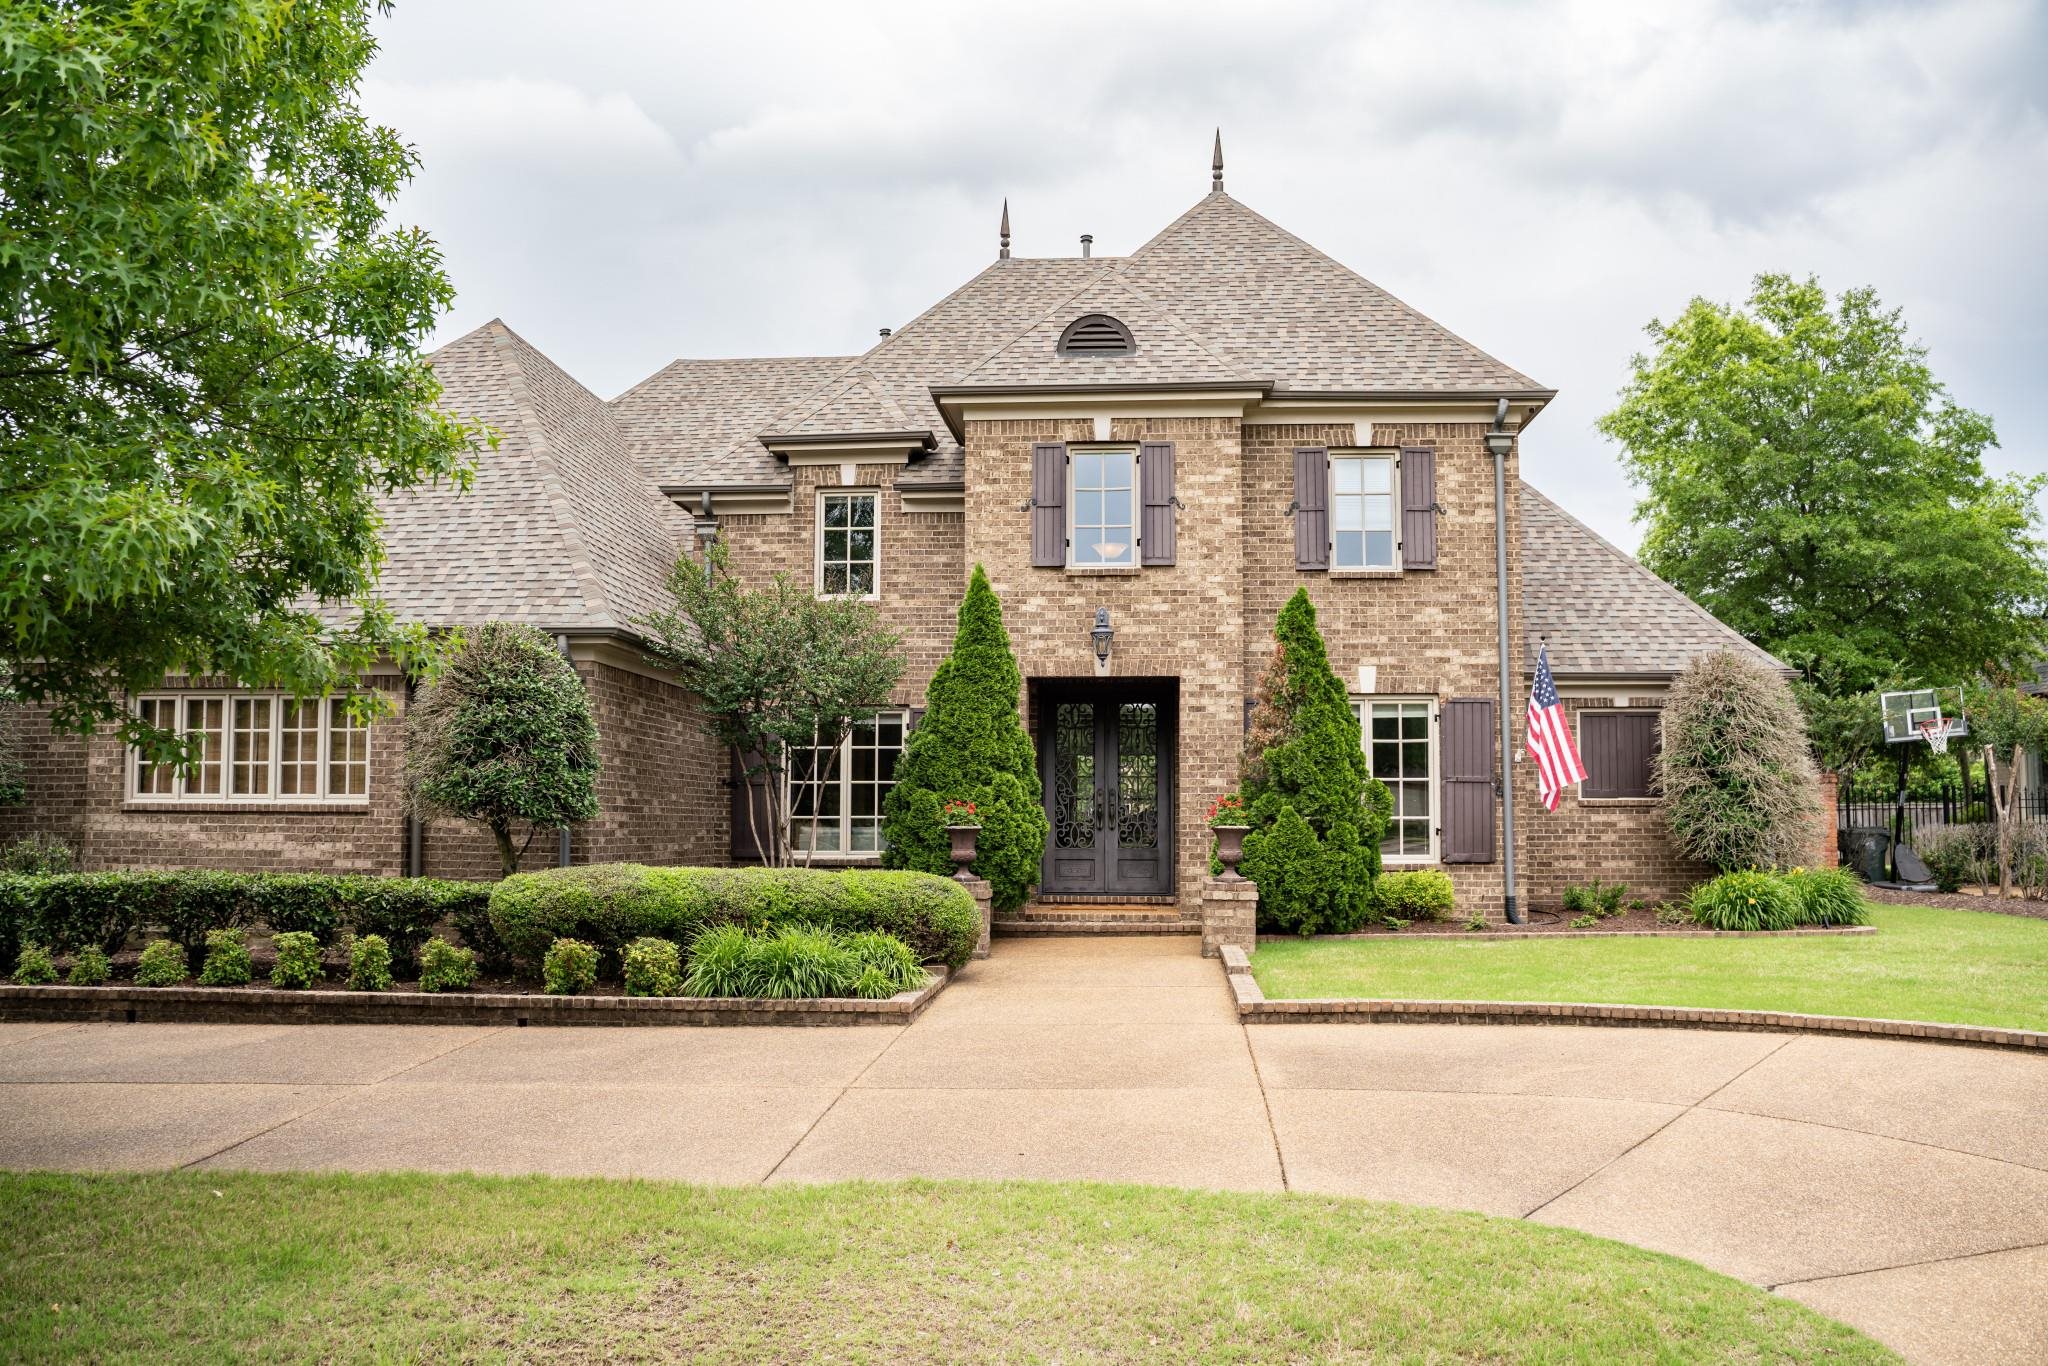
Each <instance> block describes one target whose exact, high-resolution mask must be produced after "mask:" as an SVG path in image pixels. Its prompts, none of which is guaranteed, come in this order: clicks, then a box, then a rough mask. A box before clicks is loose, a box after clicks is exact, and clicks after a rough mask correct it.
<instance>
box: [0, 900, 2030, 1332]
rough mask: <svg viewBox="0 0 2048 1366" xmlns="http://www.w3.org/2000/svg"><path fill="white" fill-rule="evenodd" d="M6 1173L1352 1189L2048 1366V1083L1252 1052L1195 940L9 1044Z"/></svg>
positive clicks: (1496, 1052) (1276, 1030)
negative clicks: (867, 973) (472, 1023)
mask: <svg viewBox="0 0 2048 1366" xmlns="http://www.w3.org/2000/svg"><path fill="white" fill-rule="evenodd" d="M0 1165H4V1166H9V1167H17V1168H49V1167H64V1168H171V1167H186V1166H191V1167H233V1168H243V1169H250V1170H260V1171H283V1170H296V1169H309V1168H347V1169H352V1170H370V1169H377V1168H410V1169H424V1170H429V1171H483V1172H525V1171H540V1172H553V1173H564V1174H569V1173H576V1174H584V1173H595V1174H606V1175H634V1176H647V1177H668V1178H675V1179H679V1180H690V1181H709V1182H757V1181H760V1182H765V1181H831V1180H839V1179H843V1178H850V1177H873V1178H891V1177H905V1176H931V1177H973V1178H997V1179H1000V1178H1010V1177H1019V1178H1032V1179H1044V1180H1076V1179H1078V1180H1096V1181H1138V1182H1154V1183H1159V1184H1167V1185H1181V1186H1204V1187H1219V1188H1230V1189H1242V1190H1268V1191H1277V1190H1297V1191H1315V1192H1330V1193H1338V1194H1344V1195H1360V1196H1370V1197H1373V1198H1376V1199H1383V1200H1399V1201H1408V1202H1412V1203H1418V1204H1431V1205H1446V1206H1454V1207H1458V1208H1465V1209H1477V1210H1484V1211H1486V1212H1488V1213H1493V1214H1501V1215H1508V1216H1511V1217H1517V1218H1529V1219H1536V1220H1540V1221H1542V1222H1544V1223H1551V1224H1561V1225H1565V1226H1568V1227H1572V1228H1578V1229H1584V1230H1586V1231H1588V1232H1591V1233H1598V1234H1602V1235H1604V1236H1607V1237H1610V1238H1618V1239H1621V1240H1623V1241H1626V1242H1630V1243H1635V1244H1638V1245H1640V1246H1643V1247H1649V1248H1655V1249H1658V1250H1661V1251H1666V1252H1672V1253H1676V1254H1678V1255H1680V1256H1683V1257H1690V1258H1693V1259H1695V1260H1697V1261H1700V1262H1703V1263H1705V1264H1706V1265H1708V1266H1711V1267H1715V1268H1718V1269H1720V1270H1722V1271H1725V1272H1728V1273H1730V1274H1732V1275H1736V1276H1740V1277H1743V1278H1744V1279H1747V1280H1750V1281H1754V1282H1756V1283H1758V1284H1760V1285H1766V1286H1771V1287H1774V1288H1776V1289H1778V1290H1779V1291H1781V1292H1782V1293H1784V1294H1787V1295H1791V1296H1794V1297H1796V1298H1798V1299H1800V1300H1803V1301H1805V1302H1807V1303H1809V1304H1811V1305H1813V1306H1814V1307H1815V1308H1817V1309H1820V1310H1821V1311H1822V1312H1824V1313H1828V1314H1831V1315H1833V1316H1835V1317H1837V1318H1840V1319H1843V1320H1845V1321H1847V1322H1849V1323H1853V1324H1856V1325H1857V1326H1859V1327H1861V1328H1863V1329H1865V1330H1866V1331H1868V1332H1870V1333H1872V1334H1873V1335H1874V1336H1876V1337H1878V1338H1880V1339H1882V1340H1884V1341H1886V1342H1888V1343H1890V1344H1892V1345H1893V1346H1895V1347H1897V1348H1899V1349H1900V1350H1901V1351H1903V1352H1905V1353H1906V1354H1907V1355H1908V1356H1910V1357H1913V1358H1915V1359H1917V1360H1922V1361H1929V1362H1972V1363H1978V1362H1992V1361H1997V1362H2017V1361H2044V1362H2048V1059H2043V1058H2035V1057H2026V1056H2020V1055H2015V1054H2007V1053H1996V1052H1990V1051H1978V1050H1972V1049H1964V1048H1956V1047H1951V1046H1944V1045H1936V1044H1920V1043H1903V1042H1892V1041H1878V1040H1868V1041H1866V1040H1856V1039H1833V1038H1822V1037H1816V1036H1804V1035H1778V1034H1735V1033H1706V1032H1699V1033H1689V1032H1685V1031H1682V1030H1666V1029H1596V1028H1579V1027H1557V1028H1539V1027H1503V1026H1462V1027H1461V1026H1442V1025H1347V1024H1327V1025H1258V1026H1252V1027H1250V1028H1246V1027H1243V1026H1240V1025H1239V1024H1238V1023H1237V1021H1236V1017H1235V1015H1234V1013H1233V1011H1232V1009H1231V1005H1230V996H1229V993H1228V991H1227V990H1226V988H1225V986H1224V983H1223V978H1222V973H1221V971H1220V970H1219V969H1218V967H1217V966H1216V964H1214V963H1213V962H1206V961H1204V960H1203V959H1201V958H1200V957H1199V956H1198V952H1197V947H1196V944H1195V941H1194V940H1192V939H1176V938H1167V939H1160V938H1150V939H1137V938H1133V939H1041V940H1030V939H1027V940H1005V941H1002V942H1000V943H999V944H998V945H997V948H996V954H995V956H994V957H993V958H991V959H988V960H987V961H985V962H981V963H977V964H974V965H973V966H971V967H970V968H968V969H967V970H966V971H964V972H963V973H961V974H960V977H959V978H958V980H957V981H956V982H955V983H954V984H953V985H952V986H951V987H949V988H948V989H947V991H946V992H945V993H944V994H943V995H942V996H940V998H939V999H938V1000H937V1001H936V1002H935V1003H934V1004H933V1005H932V1007H931V1009H930V1010H929V1011H927V1012H926V1014H925V1015H924V1017H923V1018H922V1019H920V1020H919V1021H918V1022H917V1023H915V1024H913V1025H911V1026H909V1027H908V1028H904V1029H892V1028H847V1029H776V1028H725V1029H691V1028H674V1029H657V1028H647V1029H594V1028H593V1029H566V1028H565V1029H482V1028H468V1027H452V1028H435V1027H402V1026H360V1027H357V1026H328V1027H320V1026H277V1027H260V1026H232V1025H190V1026H185V1025H38V1024H12V1025H0ZM1533 1270H1534V1269H1532V1271H1533Z"/></svg>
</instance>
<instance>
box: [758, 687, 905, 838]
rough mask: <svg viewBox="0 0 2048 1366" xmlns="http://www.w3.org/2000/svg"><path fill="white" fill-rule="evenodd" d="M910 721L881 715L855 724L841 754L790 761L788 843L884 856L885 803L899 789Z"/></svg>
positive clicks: (795, 756) (807, 752)
mask: <svg viewBox="0 0 2048 1366" xmlns="http://www.w3.org/2000/svg"><path fill="white" fill-rule="evenodd" d="M907 724H908V718H907V717H906V715H905V714H904V713H903V712H901V711H884V712H877V713H876V714H875V715H874V717H873V718H872V719H870V720H866V721H860V722H856V723H855V725H854V727H853V733H852V734H851V735H849V736H848V737H847V739H846V743H845V744H843V745H840V746H839V747H838V748H837V749H832V748H828V747H825V746H814V747H812V748H810V749H799V750H793V751H791V753H790V756H789V774H788V777H789V842H790V844H791V845H792V846H793V847H795V848H797V849H804V850H809V851H810V852H811V853H814V854H863V855H866V854H879V853H881V852H882V799H883V798H885V797H887V796H888V795H889V789H890V788H892V787H894V786H895V785H896V761H897V759H898V758H899V757H900V756H901V755H902V753H903V734H904V731H905V729H906V727H907Z"/></svg>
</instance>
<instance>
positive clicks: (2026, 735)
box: [1965, 685, 2048, 897]
mask: <svg viewBox="0 0 2048 1366" xmlns="http://www.w3.org/2000/svg"><path fill="white" fill-rule="evenodd" d="M1965 708H1966V710H1967V712H1968V715H1969V718H1970V739H1971V740H1972V741H1973V742H1975V743H1976V744H1977V745H1979V746H1981V752H1982V753H1983V755H1984V773H1985V780H1986V781H1985V785H1986V786H1987V787H1989V788H1990V789H1991V802H1992V807H1993V810H1994V811H1995V813H1996V816H1997V820H1998V894H1999V895H2000V896H2001V897H2009V896H2011V895H2012V887H2013V850H2014V848H2015V846H2016V842H2017V838H2018V835H2019V830H2020V814H2021V812H2020V802H2019V788H2020V773H2021V771H2022V769H2023V768H2024V766H2025V760H2026V757H2027V753H2028V751H2030V750H2031V751H2033V752H2034V753H2036V754H2039V753H2042V752H2044V751H2048V699H2043V698H2039V697H2035V696H2032V695H2031V694H2029V693H2026V692H2022V691H2021V690H2020V689H2018V688H2016V687H2010V686H1991V685H1980V686H1978V687H1975V688H1972V689H1970V691H1969V693H1968V698H1967V701H1966V703H1965ZM2001 770H2003V771H2001Z"/></svg>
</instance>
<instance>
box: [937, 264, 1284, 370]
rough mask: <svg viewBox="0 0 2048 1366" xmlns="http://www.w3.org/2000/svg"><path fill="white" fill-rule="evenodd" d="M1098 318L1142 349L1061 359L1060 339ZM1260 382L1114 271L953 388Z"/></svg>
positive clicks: (1083, 289) (1058, 307)
mask: <svg viewBox="0 0 2048 1366" xmlns="http://www.w3.org/2000/svg"><path fill="white" fill-rule="evenodd" d="M1091 313H1106V314H1108V315H1109V316H1110V317H1112V318H1115V319H1116V320H1117V321H1118V322H1120V323H1122V324H1123V325H1124V326H1125V327H1126V328H1128V329H1129V330H1130V333H1131V340H1132V342H1133V343H1134V344H1135V345H1134V347H1133V350H1132V352H1131V354H1130V355H1127V356H1078V355H1077V356H1063V355H1061V354H1060V353H1059V342H1060V336H1061V334H1062V333H1064V332H1065V331H1066V329H1067V327H1068V325H1069V324H1071V323H1072V322H1073V321H1074V320H1075V319H1077V318H1083V317H1086V316H1088V315H1089V314H1091ZM1255 382H1256V380H1255V379H1254V378H1253V377H1252V376H1251V375H1250V374H1248V373H1246V371H1245V370H1244V369H1243V368H1242V367H1241V366H1239V365H1238V364H1237V363H1236V362H1234V361H1232V360H1229V359H1227V358H1226V357H1223V356H1220V355H1218V354H1217V353H1216V352H1215V351H1213V350H1211V349H1210V348H1209V346H1208V345H1207V344H1206V343H1204V342H1203V341H1202V340H1201V339H1200V338H1199V337H1196V336H1195V335H1194V334H1193V333H1191V332H1189V331H1188V329H1187V328H1186V327H1185V326H1183V325H1182V324H1181V323H1180V322H1179V320H1177V319H1175V318H1174V317H1172V316H1171V315H1170V314H1168V313H1167V312H1166V310H1165V309H1163V308H1161V307H1160V306H1159V305H1158V304H1156V303H1154V302H1153V301H1152V300H1150V299H1148V298H1146V297H1145V296H1144V295H1143V294H1141V293H1139V292H1138V291H1137V290H1136V289H1134V288H1133V287H1132V286H1131V284H1130V282H1129V281H1128V280H1126V279H1124V278H1123V277H1122V276H1121V275H1119V274H1118V271H1117V267H1115V266H1111V267H1109V268H1107V269H1105V270H1104V271H1103V272H1102V273H1101V274H1100V275H1098V276H1096V278H1094V279H1093V280H1090V281H1089V282H1088V283H1087V284H1086V285H1084V286H1082V287H1081V288H1080V289H1079V290H1077V291H1076V292H1074V293H1073V294H1070V295H1068V296H1067V297H1066V298H1064V299H1062V300H1060V302H1059V303H1058V304H1056V305H1054V306H1053V307H1052V308H1051V309H1050V310H1048V311H1047V312H1046V313H1045V315H1044V316H1043V317H1041V318H1039V319H1038V321H1037V322H1035V323H1033V324H1032V325H1031V326H1030V327H1029V328H1027V329H1026V330H1025V331H1023V332H1021V333H1019V334H1018V335H1017V336H1015V337H1013V338H1011V339H1010V340H1009V341H1007V342H1005V343H1003V345H1002V346H1000V347H998V348H996V349H995V350H994V351H992V352H990V353H989V354H988V355H987V356H985V357H983V358H982V359H981V360H980V361H979V362H977V363H976V364H975V365H974V366H973V367H971V368H970V369H968V370H967V372H966V373H965V374H963V375H961V376H960V377H959V378H958V379H956V380H953V381H951V383H949V384H948V385H947V386H946V387H947V388H949V389H951V388H954V387H956V386H957V387H959V388H978V387H985V388H1016V387H1020V386H1028V385H1039V384H1134V385H1136V384H1202V383H1209V384H1251V383H1255Z"/></svg>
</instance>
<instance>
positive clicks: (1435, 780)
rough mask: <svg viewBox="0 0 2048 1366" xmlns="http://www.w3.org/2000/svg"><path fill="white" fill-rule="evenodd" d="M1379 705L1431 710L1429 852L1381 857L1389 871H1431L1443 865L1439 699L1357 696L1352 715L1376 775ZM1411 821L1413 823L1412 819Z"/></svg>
mask: <svg viewBox="0 0 2048 1366" xmlns="http://www.w3.org/2000/svg"><path fill="white" fill-rule="evenodd" d="M1375 702H1421V703H1426V704H1427V705H1428V707H1429V725H1428V728H1427V729H1428V732H1429V852H1428V853H1426V854H1381V855H1380V863H1381V865H1382V866H1384V867H1389V868H1427V867H1432V866H1434V865H1436V864H1438V863H1441V862H1442V861H1443V850H1444V811H1443V791H1444V776H1443V745H1442V743H1441V735H1440V733H1439V732H1440V729H1441V727H1440V726H1439V722H1440V721H1441V719H1442V713H1441V711H1440V710H1439V708H1438V705H1437V699H1436V698H1435V697H1434V696H1427V695H1424V694H1421V693H1381V692H1375V693H1353V694H1351V710H1352V714H1353V715H1355V716H1356V717H1358V743H1359V747H1360V748H1361V749H1363V750H1364V751H1365V768H1366V773H1367V774H1368V775H1369V774H1371V772H1372V704H1373V703H1375ZM1410 819H1413V818H1412V817H1411V818H1410Z"/></svg>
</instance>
